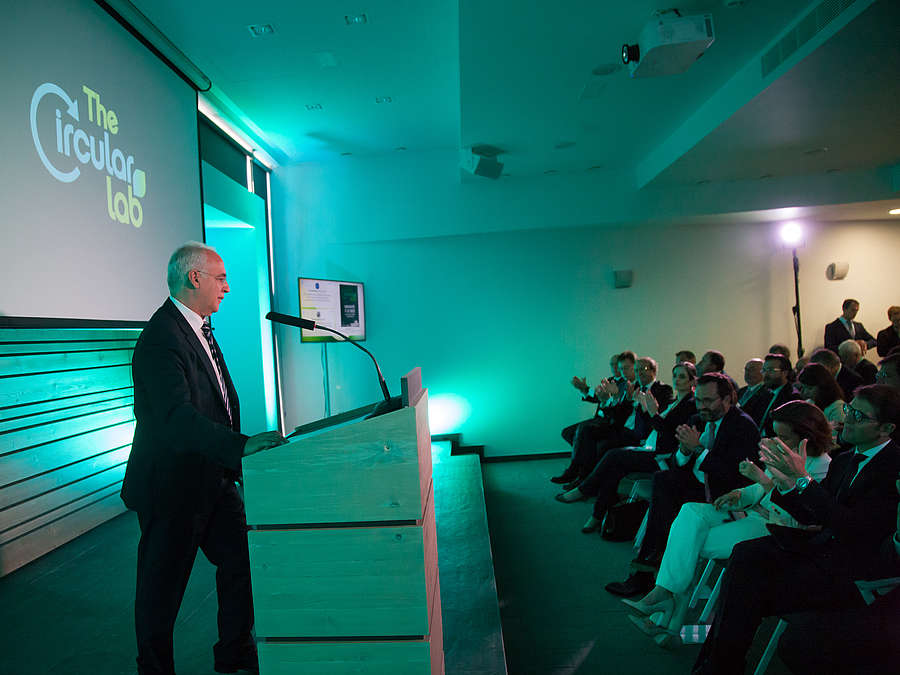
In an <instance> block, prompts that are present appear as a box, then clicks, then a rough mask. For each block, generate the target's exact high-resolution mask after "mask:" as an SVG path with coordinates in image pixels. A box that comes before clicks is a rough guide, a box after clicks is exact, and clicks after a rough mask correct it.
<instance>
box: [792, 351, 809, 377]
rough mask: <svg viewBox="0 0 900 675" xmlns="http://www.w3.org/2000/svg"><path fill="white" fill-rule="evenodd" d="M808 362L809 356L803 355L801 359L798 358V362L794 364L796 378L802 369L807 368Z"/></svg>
mask: <svg viewBox="0 0 900 675" xmlns="http://www.w3.org/2000/svg"><path fill="white" fill-rule="evenodd" d="M808 363H809V357H808V356H801V357H800V358H799V359H797V363H795V364H794V379H796V377H797V375H799V374H800V371H801V370H803V369H804V368H806V366H807V364H808Z"/></svg>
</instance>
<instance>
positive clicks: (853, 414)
mask: <svg viewBox="0 0 900 675" xmlns="http://www.w3.org/2000/svg"><path fill="white" fill-rule="evenodd" d="M844 418H845V421H849V420H852V421H853V423H854V424H862V423H863V422H865V421H867V420H868V421H869V422H878V420H877V419H875V418H874V417H871V416H870V415H866V413H864V412H863V411H862V410H857V409H856V408H854V407H853V406H851V405H850V404H849V403H845V404H844Z"/></svg>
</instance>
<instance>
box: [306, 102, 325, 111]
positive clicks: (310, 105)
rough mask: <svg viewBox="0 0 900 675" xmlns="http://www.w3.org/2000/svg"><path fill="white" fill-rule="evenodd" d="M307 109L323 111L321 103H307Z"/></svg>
mask: <svg viewBox="0 0 900 675" xmlns="http://www.w3.org/2000/svg"><path fill="white" fill-rule="evenodd" d="M306 109H307V110H321V109H322V104H321V103H307V104H306Z"/></svg>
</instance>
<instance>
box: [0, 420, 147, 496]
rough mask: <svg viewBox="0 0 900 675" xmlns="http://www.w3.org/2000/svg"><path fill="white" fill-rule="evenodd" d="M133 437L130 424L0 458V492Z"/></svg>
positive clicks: (121, 443) (129, 441)
mask: <svg viewBox="0 0 900 675" xmlns="http://www.w3.org/2000/svg"><path fill="white" fill-rule="evenodd" d="M133 437H134V422H123V423H122V424H117V425H115V426H112V427H108V428H106V429H98V430H97V431H92V432H90V433H88V434H82V435H80V436H73V437H71V438H66V439H63V440H61V441H57V442H55V443H50V444H47V445H39V446H38V447H36V448H31V449H30V450H25V451H23V452H13V453H11V454H9V455H5V456H3V457H0V476H2V480H3V481H4V485H3V486H0V491H2V489H3V488H5V487H6V486H7V485H10V484H12V483H16V482H18V481H21V480H26V479H28V478H31V477H32V476H37V475H39V474H42V473H46V472H47V471H53V470H56V469H59V468H61V467H63V466H68V465H69V464H71V463H73V462H79V461H81V460H83V459H87V458H88V457H93V456H94V455H97V454H99V453H101V452H103V451H105V450H109V449H111V448H117V447H119V446H121V445H124V444H126V443H129V444H130V443H131V439H132V438H133ZM0 438H2V436H0ZM7 481H8V482H7ZM0 499H2V494H0Z"/></svg>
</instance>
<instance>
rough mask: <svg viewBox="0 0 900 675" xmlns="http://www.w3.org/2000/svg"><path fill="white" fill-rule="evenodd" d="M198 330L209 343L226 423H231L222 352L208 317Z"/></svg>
mask: <svg viewBox="0 0 900 675" xmlns="http://www.w3.org/2000/svg"><path fill="white" fill-rule="evenodd" d="M200 330H201V331H202V332H203V337H205V338H206V342H207V343H208V344H209V351H210V353H211V354H212V356H213V365H214V366H215V368H216V371H217V373H218V376H219V377H218V379H219V390H220V391H221V393H222V400H223V401H225V412H227V413H228V423H229V424H231V423H232V419H231V403H229V401H228V389H227V388H226V387H225V374H224V369H223V368H222V354H221V352H219V345H218V343H217V342H216V340H215V338H213V335H212V326H210V325H209V319H207V320H206V321H204V322H203V325H202V326H201V327H200Z"/></svg>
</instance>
